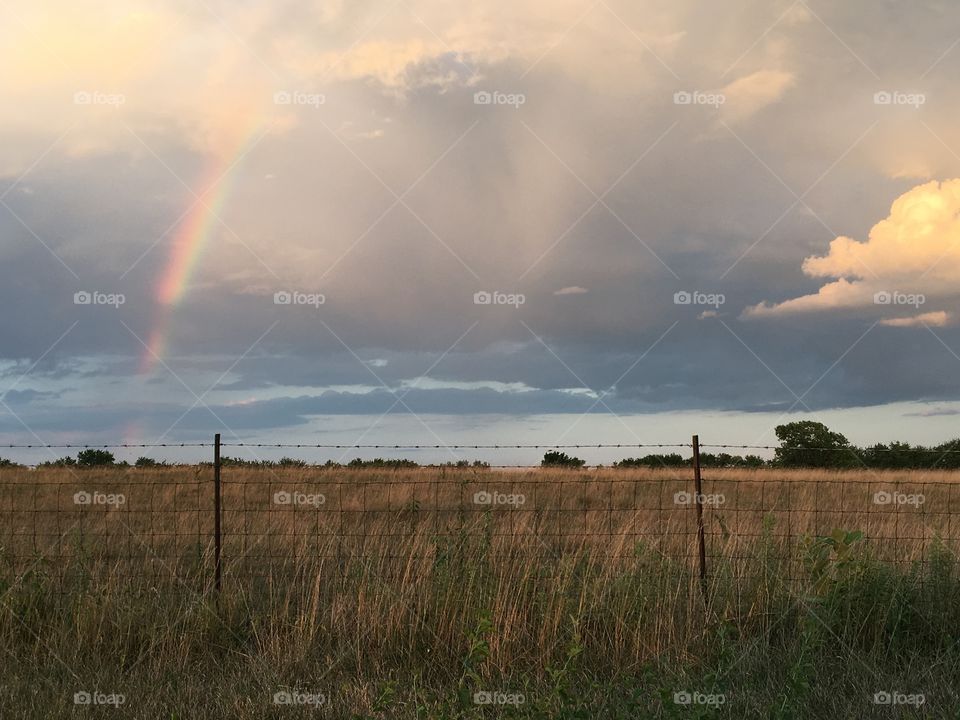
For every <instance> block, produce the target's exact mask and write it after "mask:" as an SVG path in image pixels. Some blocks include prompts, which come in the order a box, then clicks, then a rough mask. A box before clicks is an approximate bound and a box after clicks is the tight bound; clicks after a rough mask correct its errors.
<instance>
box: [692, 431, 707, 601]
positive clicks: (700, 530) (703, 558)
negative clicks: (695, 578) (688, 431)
mask: <svg viewBox="0 0 960 720" xmlns="http://www.w3.org/2000/svg"><path fill="white" fill-rule="evenodd" d="M693 487H694V491H695V495H694V498H693V504H694V505H695V506H696V508H697V551H698V555H699V561H700V567H699V570H700V590H701V591H702V592H703V599H704V601H706V599H707V547H706V539H705V533H704V527H703V483H702V481H701V478H700V436H699V435H694V436H693Z"/></svg>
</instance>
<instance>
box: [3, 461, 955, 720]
mask: <svg viewBox="0 0 960 720" xmlns="http://www.w3.org/2000/svg"><path fill="white" fill-rule="evenodd" d="M203 472H205V471H198V470H195V469H187V468H177V469H164V470H157V471H149V472H147V471H133V470H126V471H120V470H103V471H89V472H88V473H84V472H83V471H76V470H49V471H43V473H44V474H43V475H41V476H38V474H37V472H30V471H15V472H13V471H11V473H4V475H3V477H2V478H0V481H2V487H3V493H4V497H3V505H2V509H3V510H4V511H5V513H4V517H5V520H6V527H4V529H3V532H4V536H3V550H2V555H0V559H2V573H0V644H2V645H0V647H2V648H3V655H4V662H3V663H2V664H0V708H2V712H0V716H2V717H16V718H59V717H86V716H91V717H135V718H251V719H252V718H272V717H278V718H283V717H308V716H309V717H329V718H494V717H505V718H509V717H513V718H700V717H704V718H707V717H717V718H784V719H785V718H848V717H850V718H853V717H856V718H874V717H876V718H881V717H883V718H886V717H891V716H895V717H929V718H946V717H960V680H958V678H960V649H958V642H960V574H958V570H957V567H956V564H955V556H954V553H953V550H954V549H955V543H954V539H955V538H954V537H953V536H951V534H950V533H949V532H948V531H949V530H950V527H951V526H950V525H949V524H948V523H944V522H940V521H939V520H938V518H937V517H936V515H937V514H938V513H937V511H938V508H937V503H940V502H947V501H948V499H949V497H948V494H949V490H950V487H949V485H948V484H947V483H948V481H952V480H950V479H948V478H946V477H943V476H938V477H936V478H934V480H936V483H937V484H936V485H935V486H934V485H930V486H929V487H926V486H925V483H930V482H931V479H930V478H929V477H921V476H920V475H919V474H918V475H912V474H908V475H906V476H904V475H901V476H898V477H896V478H893V477H887V476H875V474H874V473H870V474H869V476H866V475H863V474H858V473H845V474H843V475H835V474H834V475H829V476H823V477H819V476H815V475H813V474H811V476H810V477H807V478H804V477H802V476H797V477H794V478H792V479H791V488H793V490H792V491H791V492H794V493H795V495H794V496H788V495H785V494H784V492H779V493H774V492H771V491H770V488H771V487H773V483H778V482H779V483H782V482H783V481H784V480H785V476H784V475H783V474H778V473H777V471H772V470H764V471H757V472H752V473H748V474H743V475H740V476H730V475H724V476H717V477H715V478H711V479H708V485H707V486H706V487H705V491H707V492H710V493H713V494H718V492H717V491H718V490H719V489H721V488H722V485H721V483H722V482H727V483H734V482H735V481H738V478H739V484H738V485H737V486H736V487H737V488H738V489H739V493H740V495H739V496H737V497H734V496H733V495H732V494H730V496H729V497H727V498H725V500H724V501H723V502H722V503H718V504H716V505H714V506H712V507H711V508H710V509H709V512H707V513H706V523H707V532H708V539H709V541H710V542H709V543H708V550H709V563H710V564H709V568H710V572H709V576H708V580H707V584H706V588H703V587H702V586H701V584H700V582H699V579H698V577H697V574H696V564H695V563H694V562H692V561H691V557H692V556H693V555H695V553H694V550H695V544H694V541H695V534H693V533H692V532H691V531H692V529H693V528H694V527H695V525H693V524H691V520H690V519H691V517H695V515H694V513H693V512H692V510H691V509H690V508H689V507H686V506H684V505H683V504H682V498H681V502H680V504H677V503H672V502H669V501H668V500H667V498H673V497H674V495H675V493H676V492H682V490H677V489H676V488H677V487H684V483H685V482H687V481H686V480H684V478H683V477H682V476H680V477H673V476H671V475H669V474H664V473H656V472H650V471H629V472H626V473H624V472H620V473H619V474H617V473H614V472H613V471H583V472H578V473H552V472H546V473H543V472H540V473H522V474H517V473H513V474H511V473H497V472H494V471H473V470H470V471H456V472H453V471H440V470H429V471H428V470H416V471H399V472H363V471H356V472H354V473H348V472H346V471H343V470H338V471H336V473H337V474H336V475H335V476H324V475H323V473H320V472H317V471H312V470H309V469H308V470H296V471H289V472H287V471H284V472H281V473H280V474H277V473H276V472H273V471H265V470H256V471H254V470H244V471H242V472H243V474H236V475H233V476H232V477H229V478H227V477H226V476H225V488H224V507H225V510H224V522H225V527H224V530H225V539H224V558H225V573H224V579H223V588H222V590H221V592H220V593H219V595H218V594H217V593H215V592H214V590H213V588H212V584H211V572H210V571H211V552H212V548H211V542H210V540H209V529H210V528H209V524H210V521H209V518H208V516H209V513H208V512H207V510H208V506H209V503H208V493H207V489H208V486H209V478H207V477H205V476H204V475H203ZM237 473H240V471H237ZM174 480H176V481H178V482H180V483H181V486H180V487H179V488H177V487H174V485H173V481H174ZM624 483H626V484H624ZM711 483H712V484H711ZM750 483H753V484H754V485H756V486H761V487H762V490H763V492H762V500H761V495H757V494H756V493H754V492H753V491H752V490H750V489H749V488H750V487H753V486H751V485H750ZM818 483H821V485H820V486H818V487H814V486H816V485H817V484H818ZM822 483H826V484H822ZM841 483H842V484H841ZM857 483H862V484H864V485H869V487H867V488H866V492H867V493H868V497H872V494H871V493H875V492H877V490H875V486H877V485H878V484H879V485H880V486H883V487H887V486H890V487H892V486H896V487H899V488H901V489H904V491H905V490H910V492H909V493H905V495H904V496H905V497H910V496H916V495H919V494H923V493H922V492H921V491H923V490H927V494H926V495H928V496H929V497H927V496H925V498H924V501H923V502H922V503H914V504H913V505H910V504H903V505H901V506H898V508H897V509H896V512H894V511H892V510H890V511H889V513H887V514H884V512H878V511H877V509H876V507H875V506H874V505H875V504H871V503H866V504H865V505H864V506H863V507H855V506H854V505H851V503H853V502H854V501H853V500H852V499H851V498H846V497H844V496H843V495H842V493H846V492H848V491H850V488H852V487H855V486H856V485H857ZM911 483H912V485H911V487H909V488H908V487H907V485H908V484H911ZM564 484H566V485H568V488H567V490H568V491H564V490H563V489H562V488H563V486H564ZM838 487H842V488H843V489H842V490H838V489H837V488H838ZM477 488H481V489H479V490H478V489H477ZM727 489H728V490H732V489H733V485H730V486H729V487H728V488H727ZM361 490H362V496H363V504H361V503H360V501H359V498H360V495H361ZM77 492H99V493H101V494H102V495H103V496H104V497H105V496H107V495H110V494H113V495H115V496H116V495H119V494H123V495H125V498H124V503H123V504H121V505H113V506H110V505H106V506H104V507H103V508H98V507H91V506H83V507H80V508H79V509H78V507H77V506H76V505H75V504H73V503H70V502H69V500H67V498H72V497H73V496H74V494H75V493H77ZM284 492H289V493H291V494H293V493H297V492H300V493H301V495H302V498H308V497H313V498H314V500H313V501H312V503H311V501H304V503H303V504H300V505H298V504H297V503H296V502H291V503H286V502H284V500H285V497H284V496H282V495H281V496H279V500H278V499H277V497H276V493H284ZM477 492H490V493H491V494H493V495H494V497H500V498H509V497H510V496H511V495H512V496H514V498H513V501H512V502H511V501H509V500H504V501H503V502H502V503H501V504H497V503H496V502H494V503H490V504H484V503H483V498H481V502H480V503H479V506H478V504H477V503H476V502H474V500H473V499H474V496H475V494H476V493H477ZM836 492H841V496H840V497H838V496H836V495H831V493H836ZM496 493H500V495H496ZM645 493H649V494H645ZM520 495H523V496H524V499H523V501H520V500H519V499H518V497H517V496H520ZM320 496H322V501H321V500H320V499H318V498H319V497H320ZM298 497H300V496H298ZM785 497H789V499H790V502H789V503H787V504H784V498H785ZM841 499H842V500H844V501H845V502H846V503H847V505H846V507H845V508H844V509H843V511H844V512H847V513H863V514H862V517H861V516H857V515H854V516H852V517H853V519H860V520H861V521H862V522H861V523H859V525H860V527H857V526H855V525H850V524H848V525H846V526H842V527H843V529H842V530H837V529H836V528H833V527H830V526H831V524H832V523H831V521H832V520H834V519H838V518H835V517H834V516H831V515H829V514H823V515H821V514H820V513H818V512H816V510H818V508H813V507H807V503H808V502H810V501H813V500H816V501H817V502H820V503H825V505H824V506H825V507H833V506H836V505H837V503H838V502H839V500H841ZM28 501H29V502H28ZM568 502H569V505H565V503H568ZM627 506H632V509H630V508H629V507H627ZM921 508H923V512H920V509H921ZM54 509H58V512H53V510H54ZM939 510H940V511H941V514H948V512H947V511H948V510H949V506H947V507H946V508H944V507H939ZM564 511H566V514H564ZM621 511H622V512H621ZM231 513H233V514H231ZM591 513H595V514H594V515H591ZM787 513H789V517H788V516H787ZM806 515H810V517H807V516H806ZM839 519H850V518H849V517H847V518H839ZM940 520H942V518H941V519H940ZM731 528H733V530H731ZM922 528H927V529H930V528H933V530H930V531H929V532H921V529H922ZM788 530H789V532H788ZM859 530H864V531H865V534H863V535H861V534H860V533H859V532H857V531H859ZM891 540H896V543H898V544H899V545H900V546H901V547H900V548H899V549H898V550H895V552H893V554H891V553H892V550H891V548H892V547H893V546H892V544H891ZM704 589H705V592H704Z"/></svg>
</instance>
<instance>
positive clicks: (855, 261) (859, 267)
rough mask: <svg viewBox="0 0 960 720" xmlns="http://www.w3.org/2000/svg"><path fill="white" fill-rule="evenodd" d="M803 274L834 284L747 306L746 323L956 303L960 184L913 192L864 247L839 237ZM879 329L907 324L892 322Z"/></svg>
mask: <svg viewBox="0 0 960 720" xmlns="http://www.w3.org/2000/svg"><path fill="white" fill-rule="evenodd" d="M803 272H804V274H806V275H808V276H809V277H814V278H837V279H836V280H834V281H832V282H829V283H827V284H826V285H824V286H822V287H821V288H820V289H819V290H818V291H817V292H816V293H814V294H810V295H803V296H801V297H797V298H792V299H790V300H785V301H782V302H779V303H770V302H763V303H759V304H757V305H754V306H751V307H748V308H747V309H746V310H745V311H744V317H770V316H780V315H788V314H792V313H807V312H815V311H833V310H841V309H848V308H862V307H869V306H873V305H877V306H880V307H884V308H886V306H888V305H890V304H893V305H897V304H905V305H913V306H914V307H919V305H921V304H924V303H926V302H928V301H929V300H934V301H944V300H947V299H949V298H951V297H953V296H955V295H956V294H957V292H958V291H957V283H958V282H960V179H954V180H945V181H943V182H937V181H933V182H929V183H925V184H923V185H918V186H916V187H914V188H913V189H911V190H909V191H908V192H906V193H904V194H903V195H901V196H900V197H899V198H897V199H896V200H895V201H894V203H893V205H892V206H891V208H890V214H889V216H888V217H887V218H886V219H884V220H881V221H880V222H878V223H877V224H876V225H874V226H873V228H872V229H871V230H870V233H869V236H868V238H867V240H866V241H865V242H858V241H857V240H853V239H851V238H849V237H843V236H841V237H838V238H837V239H835V240H834V241H833V242H831V243H830V250H829V252H828V253H827V254H826V255H822V256H813V257H808V258H806V259H805V260H804V261H803ZM891 297H892V298H893V300H892V301H891V299H890V298H891ZM900 298H903V302H900ZM917 317H918V318H926V319H924V320H918V321H917V323H919V322H927V324H937V325H943V324H945V323H946V322H947V319H948V318H947V314H946V312H938V311H930V312H927V313H925V314H923V315H919V316H917ZM927 319H929V320H927ZM917 323H913V324H917ZM884 324H888V325H892V326H894V327H904V326H907V325H909V324H911V323H909V322H902V321H901V319H894V320H892V321H890V322H885V323H884Z"/></svg>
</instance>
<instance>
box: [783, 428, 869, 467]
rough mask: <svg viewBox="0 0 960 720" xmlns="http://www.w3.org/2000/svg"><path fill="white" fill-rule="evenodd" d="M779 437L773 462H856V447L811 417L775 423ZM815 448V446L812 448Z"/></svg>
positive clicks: (844, 464)
mask: <svg viewBox="0 0 960 720" xmlns="http://www.w3.org/2000/svg"><path fill="white" fill-rule="evenodd" d="M775 432H776V433H777V439H778V440H779V441H780V447H778V448H777V449H776V451H775V453H774V455H775V457H774V463H775V464H777V465H781V466H784V467H851V466H856V465H859V463H858V462H857V457H858V456H857V453H856V449H855V448H853V447H852V446H851V445H850V441H849V440H847V438H845V437H844V436H843V435H841V434H840V433H837V432H833V431H832V430H830V428H828V427H827V426H826V425H824V424H823V423H819V422H814V421H813V420H800V421H798V422H792V423H787V424H786V425H777V427H776V428H775ZM815 448H816V449H815Z"/></svg>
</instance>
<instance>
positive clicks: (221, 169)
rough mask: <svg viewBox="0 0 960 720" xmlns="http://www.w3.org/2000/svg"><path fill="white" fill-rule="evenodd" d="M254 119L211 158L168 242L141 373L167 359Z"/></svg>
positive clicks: (251, 134)
mask: <svg viewBox="0 0 960 720" xmlns="http://www.w3.org/2000/svg"><path fill="white" fill-rule="evenodd" d="M258 127H259V124H256V125H255V126H254V128H253V129H252V130H251V131H247V132H239V133H236V136H237V137H238V140H237V141H236V142H234V143H232V147H229V148H228V149H227V151H225V152H221V153H218V154H217V155H216V156H214V157H212V158H211V159H210V160H209V161H208V162H207V167H206V170H205V171H204V173H203V179H202V182H201V184H200V185H199V187H200V188H201V191H200V192H199V193H197V196H196V197H195V198H193V204H192V205H191V207H190V208H189V209H188V211H187V212H186V213H184V215H183V216H182V218H181V221H180V222H179V223H178V224H177V226H176V228H177V231H176V235H174V237H173V240H172V242H171V244H170V259H169V261H168V262H167V265H166V267H165V268H164V270H163V273H162V275H161V276H160V281H159V283H158V284H157V287H156V293H155V299H156V301H157V311H156V317H155V319H154V322H153V326H152V327H151V330H150V333H149V335H148V338H147V341H146V343H145V344H146V347H145V349H144V351H143V354H142V356H141V359H140V372H141V373H142V374H149V373H151V372H153V371H154V369H155V368H156V366H157V364H158V363H159V362H160V361H161V360H162V359H163V358H164V356H165V355H166V352H167V346H168V344H169V341H170V329H171V325H172V322H173V318H174V315H175V311H176V309H177V307H178V306H179V305H180V303H181V302H182V300H183V298H184V296H185V295H186V293H187V290H188V289H189V287H190V280H191V278H192V277H193V275H194V273H195V271H196V269H197V267H198V266H199V264H200V260H201V258H202V256H203V251H204V249H205V248H206V246H207V245H208V244H209V243H210V239H211V238H212V237H213V234H214V229H215V228H216V226H217V225H218V224H219V222H220V220H219V218H220V217H221V211H222V210H223V208H224V207H225V206H226V204H227V201H228V200H229V199H230V196H231V194H232V193H233V189H234V186H235V185H236V177H237V173H236V169H237V167H238V166H239V164H240V161H241V160H242V159H243V158H244V156H245V155H246V154H247V152H248V151H249V150H250V148H251V146H252V145H253V144H254V140H255V138H256V139H259V137H260V136H259V135H257V133H256V130H257V128H258Z"/></svg>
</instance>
